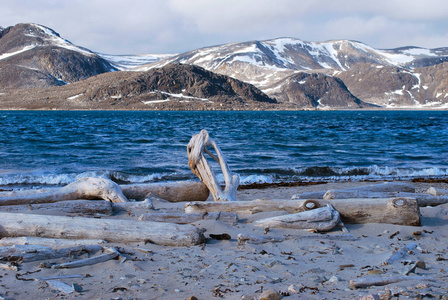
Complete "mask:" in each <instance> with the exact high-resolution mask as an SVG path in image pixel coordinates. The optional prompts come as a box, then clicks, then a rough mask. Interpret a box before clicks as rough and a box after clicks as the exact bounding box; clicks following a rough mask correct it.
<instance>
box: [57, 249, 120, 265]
mask: <svg viewBox="0 0 448 300" xmlns="http://www.w3.org/2000/svg"><path fill="white" fill-rule="evenodd" d="M103 250H104V253H103V254H100V255H97V256H94V257H89V258H86V259H81V260H76V261H72V262H68V263H62V264H56V265H51V268H52V269H69V268H70V269H71V268H80V267H85V266H90V265H94V264H98V263H102V262H106V261H108V260H111V259H115V258H117V257H118V256H119V255H120V253H119V252H118V251H117V249H115V248H113V247H106V248H104V249H103Z"/></svg>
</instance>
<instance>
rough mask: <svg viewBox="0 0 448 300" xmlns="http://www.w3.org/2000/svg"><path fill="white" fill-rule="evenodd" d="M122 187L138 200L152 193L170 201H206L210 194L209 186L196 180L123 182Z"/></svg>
mask: <svg viewBox="0 0 448 300" xmlns="http://www.w3.org/2000/svg"><path fill="white" fill-rule="evenodd" d="M120 187H121V189H122V191H123V194H124V195H125V196H126V197H127V198H128V199H135V200H138V201H141V200H144V199H145V198H148V197H147V196H148V195H150V194H155V195H157V196H158V197H160V198H162V199H164V200H167V201H170V202H182V201H205V200H207V198H208V196H209V191H208V189H207V187H206V186H205V185H204V184H203V183H202V182H196V181H176V182H155V183H141V184H123V185H120Z"/></svg>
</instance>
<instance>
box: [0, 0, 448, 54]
mask: <svg viewBox="0 0 448 300" xmlns="http://www.w3.org/2000/svg"><path fill="white" fill-rule="evenodd" d="M447 16H448V1H446V0H425V1H421V0H418V1H417V0H376V1H371V0H368V1H364V0H276V1H272V0H132V1H122V0H121V1H116V0H1V2H0V26H2V27H7V26H11V25H15V24H17V23H28V22H31V23H38V24H41V25H45V26H48V27H50V28H52V29H54V30H55V31H56V32H58V33H59V34H60V35H61V36H62V37H63V38H66V39H68V40H69V41H71V42H72V43H74V44H76V45H79V46H83V47H86V48H89V49H91V50H93V51H96V52H101V53H106V54H138V53H153V54H162V53H181V52H185V51H188V50H193V49H196V48H201V47H206V46H212V45H218V44H224V43H231V42H241V41H250V40H265V39H271V38H276V37H295V38H299V39H302V40H305V41H316V42H318V41H326V40H333V39H349V40H357V41H361V42H364V43H366V44H367V45H369V46H372V47H374V48H394V47H401V46H411V45H412V46H419V47H425V48H436V47H448V17H447Z"/></svg>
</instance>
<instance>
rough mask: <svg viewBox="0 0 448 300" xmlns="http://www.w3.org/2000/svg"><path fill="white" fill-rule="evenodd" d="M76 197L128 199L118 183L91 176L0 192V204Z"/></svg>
mask: <svg viewBox="0 0 448 300" xmlns="http://www.w3.org/2000/svg"><path fill="white" fill-rule="evenodd" d="M77 199H87V200H95V199H102V200H107V201H111V202H126V201H128V200H127V199H126V197H125V196H124V195H123V193H122V191H121V188H120V186H119V185H118V184H116V183H115V182H113V181H111V180H109V179H105V178H93V177H84V178H79V179H77V180H76V181H75V182H73V183H71V184H69V185H66V186H64V187H62V188H51V189H42V190H28V191H14V192H1V193H0V205H20V204H36V203H51V202H58V201H66V200H77Z"/></svg>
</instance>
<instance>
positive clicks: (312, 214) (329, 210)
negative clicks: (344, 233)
mask: <svg viewBox="0 0 448 300" xmlns="http://www.w3.org/2000/svg"><path fill="white" fill-rule="evenodd" d="M339 221H340V220H339V213H338V212H337V211H336V210H335V209H334V208H333V207H332V206H331V205H327V206H325V207H319V208H316V209H312V210H308V211H303V212H299V213H296V214H289V215H283V216H277V217H272V218H266V219H262V220H258V221H255V222H254V225H255V226H259V227H264V228H292V229H312V230H317V231H330V230H331V229H333V228H334V227H335V226H336V225H337V224H338V223H339Z"/></svg>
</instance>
